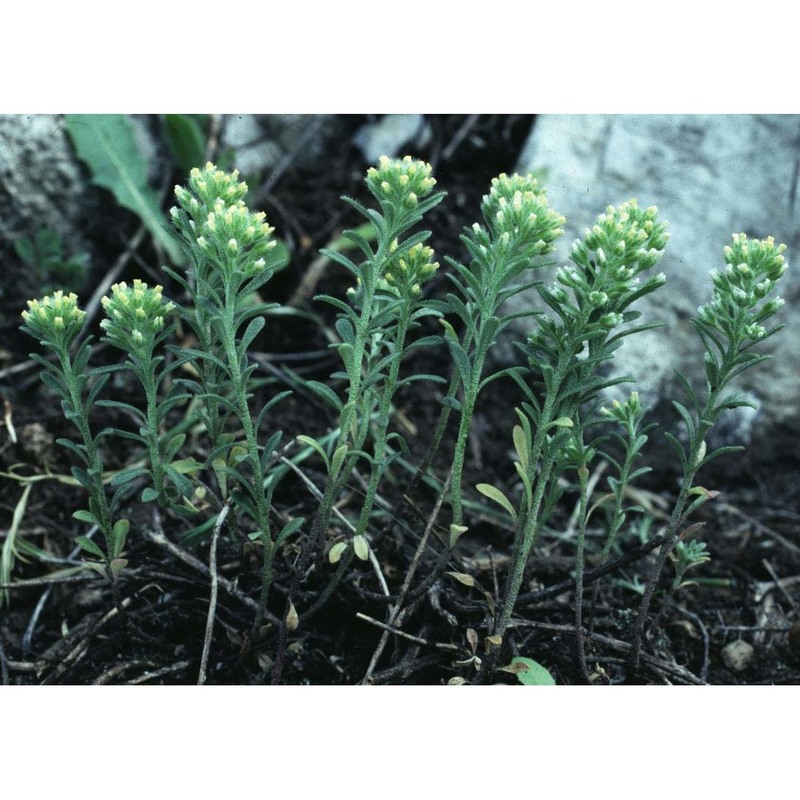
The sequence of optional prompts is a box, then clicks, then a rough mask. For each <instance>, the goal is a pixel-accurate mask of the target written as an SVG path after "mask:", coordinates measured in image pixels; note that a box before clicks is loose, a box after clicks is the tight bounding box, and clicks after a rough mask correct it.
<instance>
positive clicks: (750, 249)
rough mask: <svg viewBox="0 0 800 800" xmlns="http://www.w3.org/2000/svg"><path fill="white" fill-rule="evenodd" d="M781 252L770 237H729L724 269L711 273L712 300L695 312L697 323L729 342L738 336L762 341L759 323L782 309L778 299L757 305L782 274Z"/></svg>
mask: <svg viewBox="0 0 800 800" xmlns="http://www.w3.org/2000/svg"><path fill="white" fill-rule="evenodd" d="M785 250H786V245H784V244H781V245H778V246H777V247H776V245H775V240H774V239H773V238H772V237H771V236H770V237H768V238H767V239H764V240H763V241H762V240H759V239H748V238H747V236H746V235H745V234H744V233H735V234H733V244H732V245H729V246H727V247H725V249H724V254H725V263H726V264H727V265H728V266H727V268H726V269H725V270H724V271H723V272H719V271H717V270H711V273H710V274H711V279H712V281H713V282H714V296H713V299H712V300H711V302H710V303H708V304H706V305H704V306H701V307H700V308H699V309H698V316H699V318H700V321H701V322H703V323H705V324H706V325H709V326H711V327H713V328H716V329H717V330H719V331H721V332H722V333H724V334H725V335H726V336H727V337H728V339H730V340H732V341H733V340H735V339H736V338H737V337H742V336H743V337H746V338H748V339H752V340H754V341H757V340H759V339H763V338H764V337H765V336H766V335H767V329H766V328H765V327H764V326H763V325H761V323H762V322H763V321H764V320H766V319H767V318H769V317H771V316H772V315H773V314H775V313H776V312H777V311H778V310H779V309H780V308H781V307H782V306H783V300H782V299H781V298H779V297H776V298H772V299H770V300H767V301H766V302H764V303H762V302H761V301H762V300H764V299H765V298H766V296H767V295H768V294H769V293H770V292H771V291H772V290H773V289H774V288H775V285H776V284H777V282H778V280H780V278H781V276H782V275H783V274H784V273H785V272H786V268H787V265H786V263H785V262H784V258H783V253H784V251H785ZM759 304H761V305H759Z"/></svg>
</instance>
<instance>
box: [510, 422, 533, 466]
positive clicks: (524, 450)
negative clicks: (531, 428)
mask: <svg viewBox="0 0 800 800" xmlns="http://www.w3.org/2000/svg"><path fill="white" fill-rule="evenodd" d="M511 436H512V438H513V439H514V449H515V450H516V451H517V455H518V456H519V461H520V464H522V466H523V467H525V469H528V462H529V460H530V459H529V456H528V442H527V439H526V437H525V431H523V430H522V427H521V426H519V425H515V426H514V430H513V431H512V433H511Z"/></svg>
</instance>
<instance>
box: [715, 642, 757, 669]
mask: <svg viewBox="0 0 800 800" xmlns="http://www.w3.org/2000/svg"><path fill="white" fill-rule="evenodd" d="M754 655H755V650H753V646H752V645H751V644H748V643H747V642H743V641H741V640H739V641H737V642H731V643H730V644H726V645H725V647H723V648H722V660H723V661H724V662H725V666H726V667H727V668H728V669H730V670H732V671H733V672H741V671H742V670H744V669H747V667H748V665H749V664H750V662H751V661H752V660H753V656H754Z"/></svg>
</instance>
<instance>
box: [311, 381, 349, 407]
mask: <svg viewBox="0 0 800 800" xmlns="http://www.w3.org/2000/svg"><path fill="white" fill-rule="evenodd" d="M306 388H307V389H310V390H311V391H312V392H314V394H316V395H318V396H319V397H321V398H322V399H323V400H325V401H327V402H328V403H329V404H330V405H331V406H333V407H334V408H335V409H336V410H337V411H341V410H342V401H341V400H340V399H339V397H338V395H337V394H336V392H334V391H333V389H331V388H330V386H327V385H326V384H324V383H320V382H319V381H306Z"/></svg>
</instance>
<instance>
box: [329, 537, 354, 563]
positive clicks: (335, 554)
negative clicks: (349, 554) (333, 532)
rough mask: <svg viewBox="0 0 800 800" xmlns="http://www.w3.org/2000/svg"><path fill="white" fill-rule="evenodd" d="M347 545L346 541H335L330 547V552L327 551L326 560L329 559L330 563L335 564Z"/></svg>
mask: <svg viewBox="0 0 800 800" xmlns="http://www.w3.org/2000/svg"><path fill="white" fill-rule="evenodd" d="M348 546H349V545H348V543H347V542H336V544H335V545H334V546H333V547H331V549H330V552H329V553H328V561H330V562H331V564H337V563H338V562H339V560H340V559H341V557H342V555H343V554H344V551H345V550H347V548H348Z"/></svg>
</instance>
